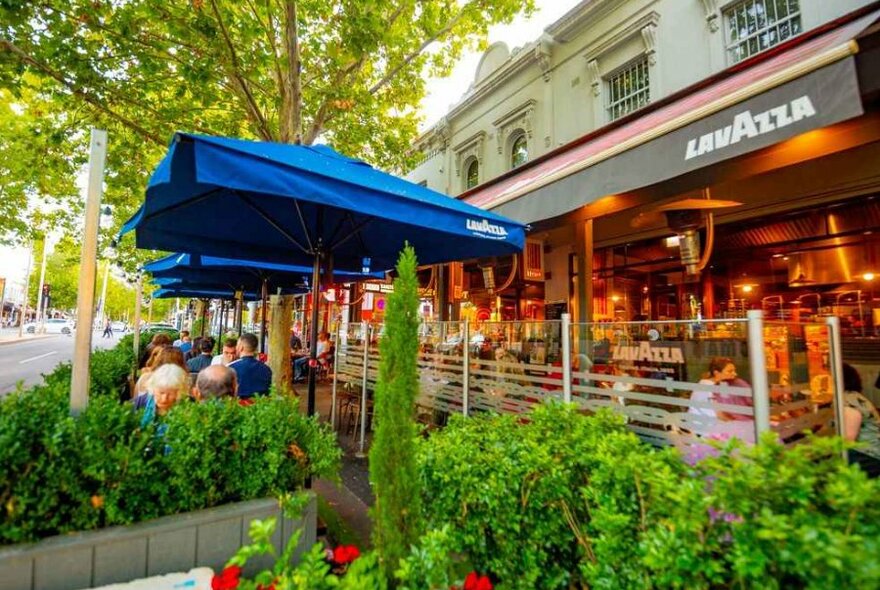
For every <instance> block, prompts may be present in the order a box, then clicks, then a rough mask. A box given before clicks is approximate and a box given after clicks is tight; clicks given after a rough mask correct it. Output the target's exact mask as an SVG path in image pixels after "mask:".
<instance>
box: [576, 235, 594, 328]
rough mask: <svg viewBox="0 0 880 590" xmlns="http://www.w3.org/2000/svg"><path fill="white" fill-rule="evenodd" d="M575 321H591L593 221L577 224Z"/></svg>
mask: <svg viewBox="0 0 880 590" xmlns="http://www.w3.org/2000/svg"><path fill="white" fill-rule="evenodd" d="M575 236H576V237H575V241H576V244H575V252H576V254H577V279H578V280H577V318H576V319H577V321H578V322H580V323H584V322H592V321H593V220H592V219H587V220H586V221H579V222H577V227H576V228H575Z"/></svg>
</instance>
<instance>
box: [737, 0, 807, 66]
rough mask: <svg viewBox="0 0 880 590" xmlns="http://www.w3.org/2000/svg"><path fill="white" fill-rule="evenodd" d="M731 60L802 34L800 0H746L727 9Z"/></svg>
mask: <svg viewBox="0 0 880 590" xmlns="http://www.w3.org/2000/svg"><path fill="white" fill-rule="evenodd" d="M724 21H725V28H726V30H727V55H728V59H729V60H730V63H737V62H740V61H742V60H744V59H746V58H747V57H751V56H753V55H755V54H757V53H761V52H762V51H764V50H766V49H769V48H771V47H773V46H774V45H778V44H779V43H782V42H783V41H785V40H786V39H790V38H791V37H794V36H795V35H798V34H800V33H801V31H802V30H803V29H802V26H801V11H800V0H743V1H742V2H738V3H737V4H734V5H733V6H731V7H730V8H728V9H726V10H725V11H724Z"/></svg>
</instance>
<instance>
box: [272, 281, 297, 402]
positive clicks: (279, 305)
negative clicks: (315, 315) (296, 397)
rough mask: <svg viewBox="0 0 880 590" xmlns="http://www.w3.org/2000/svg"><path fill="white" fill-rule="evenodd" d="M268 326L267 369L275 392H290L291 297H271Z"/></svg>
mask: <svg viewBox="0 0 880 590" xmlns="http://www.w3.org/2000/svg"><path fill="white" fill-rule="evenodd" d="M269 302H270V305H271V307H272V311H271V314H270V318H271V325H270V326H269V368H270V369H272V385H273V386H274V387H275V391H278V392H288V391H290V377H291V375H290V326H291V323H292V321H293V296H292V295H284V296H280V295H272V296H270V297H269Z"/></svg>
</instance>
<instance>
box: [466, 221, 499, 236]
mask: <svg viewBox="0 0 880 590" xmlns="http://www.w3.org/2000/svg"><path fill="white" fill-rule="evenodd" d="M467 228H468V229H469V230H470V231H472V232H474V234H475V235H478V236H480V237H483V238H493V239H496V240H503V239H504V238H506V237H507V230H506V229H504V228H503V227H501V226H500V225H495V224H494V223H489V222H488V221H486V220H485V219H481V220H480V221H477V220H476V219H468V220H467Z"/></svg>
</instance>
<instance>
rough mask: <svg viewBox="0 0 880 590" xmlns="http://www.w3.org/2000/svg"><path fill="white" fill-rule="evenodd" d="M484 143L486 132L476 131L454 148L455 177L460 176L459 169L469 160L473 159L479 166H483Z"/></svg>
mask: <svg viewBox="0 0 880 590" xmlns="http://www.w3.org/2000/svg"><path fill="white" fill-rule="evenodd" d="M485 141H486V132H485V131H478V132H477V133H474V134H473V135H471V136H470V137H468V138H467V139H465V140H464V141H462V142H461V143H459V144H458V145H456V146H455V147H454V148H452V151H453V152H455V175H456V176H461V167H462V164H464V163H465V162H466V161H467V160H468V159H469V158H471V157H474V158H476V159H477V162H479V163H480V166H481V167H482V166H483V153H484V152H483V145H484V144H485Z"/></svg>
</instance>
